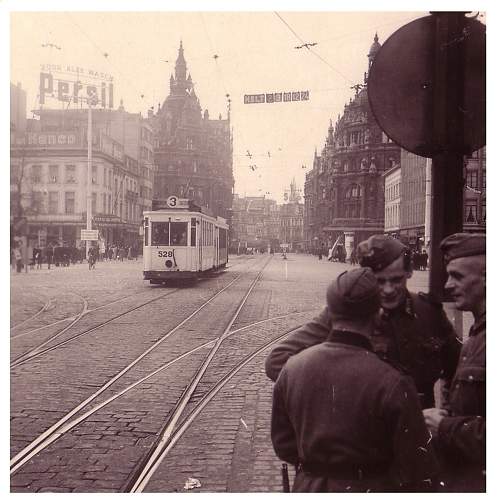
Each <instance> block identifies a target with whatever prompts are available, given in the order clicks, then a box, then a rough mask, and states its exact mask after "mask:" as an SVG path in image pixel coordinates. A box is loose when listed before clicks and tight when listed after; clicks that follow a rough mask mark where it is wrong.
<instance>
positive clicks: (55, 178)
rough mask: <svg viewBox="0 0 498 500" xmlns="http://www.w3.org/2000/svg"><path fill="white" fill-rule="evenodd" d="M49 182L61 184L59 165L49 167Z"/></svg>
mask: <svg viewBox="0 0 498 500" xmlns="http://www.w3.org/2000/svg"><path fill="white" fill-rule="evenodd" d="M48 177H49V179H48V182H50V183H51V184H57V183H58V182H59V165H49V166H48Z"/></svg>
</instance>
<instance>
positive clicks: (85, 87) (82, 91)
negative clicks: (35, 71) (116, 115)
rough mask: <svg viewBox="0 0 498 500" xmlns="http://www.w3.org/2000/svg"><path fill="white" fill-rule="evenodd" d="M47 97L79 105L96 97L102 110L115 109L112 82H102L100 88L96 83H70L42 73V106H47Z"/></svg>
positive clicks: (50, 74)
mask: <svg viewBox="0 0 498 500" xmlns="http://www.w3.org/2000/svg"><path fill="white" fill-rule="evenodd" d="M80 76H81V75H80ZM55 82H56V84H55ZM54 84H55V85H54ZM99 87H100V88H99ZM47 96H48V97H55V98H56V99H57V100H59V101H63V102H69V101H73V102H74V103H78V102H79V101H80V100H83V101H86V100H87V99H88V98H90V97H92V96H96V97H97V100H98V101H97V102H98V104H99V105H100V106H101V107H102V108H107V107H108V108H113V107H114V85H113V84H112V82H105V81H101V82H100V86H99V85H96V84H95V83H89V84H85V83H83V82H82V81H81V80H80V79H78V80H75V81H68V80H65V79H62V78H55V77H54V75H53V74H52V73H46V72H44V71H42V72H41V73H40V104H45V99H46V97H47Z"/></svg>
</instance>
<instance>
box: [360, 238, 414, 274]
mask: <svg viewBox="0 0 498 500" xmlns="http://www.w3.org/2000/svg"><path fill="white" fill-rule="evenodd" d="M357 255H358V262H359V264H360V266H361V267H369V268H371V269H372V270H373V271H381V270H382V269H384V268H385V267H387V266H388V265H390V264H392V263H393V262H394V261H395V260H396V259H397V258H398V257H399V256H400V255H406V256H407V258H408V259H410V254H409V249H408V248H407V247H406V246H405V245H403V243H401V241H399V240H397V239H396V238H391V236H386V235H384V234H374V235H373V236H370V238H368V240H365V241H362V242H361V243H360V244H359V245H358V249H357ZM405 267H406V265H405Z"/></svg>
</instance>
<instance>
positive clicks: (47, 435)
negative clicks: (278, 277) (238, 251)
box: [10, 260, 269, 474]
mask: <svg viewBox="0 0 498 500" xmlns="http://www.w3.org/2000/svg"><path fill="white" fill-rule="evenodd" d="M268 262H269V260H268V261H267V262H266V263H265V266H266V264H267V263H268ZM251 267H252V266H251ZM245 274H246V273H241V274H240V275H238V276H237V277H235V278H234V279H233V280H231V281H230V282H229V283H228V284H227V285H225V286H224V287H223V288H222V289H220V290H218V291H217V292H216V293H215V294H214V295H212V296H211V297H210V298H209V299H208V300H206V301H204V302H203V304H202V305H201V306H200V307H198V308H196V309H195V310H194V311H193V312H192V313H191V314H190V315H189V316H188V317H186V318H185V319H183V320H182V321H181V322H180V323H178V324H177V325H176V326H175V327H174V328H172V329H170V330H169V331H168V332H166V333H165V334H164V335H162V337H161V338H160V339H159V340H157V341H156V342H155V343H154V344H153V345H152V346H150V347H149V348H148V349H147V350H145V351H144V352H143V353H142V354H141V355H140V356H138V357H137V358H135V359H134V360H133V361H132V362H131V363H129V364H128V365H127V366H125V367H124V368H123V369H121V370H120V372H119V373H117V374H116V375H115V376H114V377H112V378H111V379H110V380H108V381H107V382H106V383H105V384H104V385H102V386H101V387H100V388H99V389H98V390H97V391H95V392H94V393H92V394H91V395H90V396H89V397H87V398H86V399H85V400H84V401H82V402H81V403H80V404H78V405H77V406H76V407H74V408H73V409H72V410H71V411H70V412H68V413H67V414H66V415H65V416H64V417H63V418H61V419H60V420H58V421H57V422H56V423H54V424H53V425H52V426H51V427H50V428H49V429H47V430H46V431H45V432H43V433H42V434H41V435H39V436H38V437H37V438H36V439H35V440H34V441H32V442H31V443H30V444H29V445H28V446H26V447H25V448H23V449H22V450H21V451H20V452H19V453H17V454H16V455H15V456H14V457H13V458H12V460H11V464H10V465H11V474H14V473H15V472H16V471H17V470H19V468H21V467H22V465H23V464H25V463H26V462H27V461H28V460H29V459H30V458H32V457H33V456H35V455H36V454H38V453H39V452H40V451H42V450H43V449H44V448H46V447H47V446H48V445H49V444H50V443H51V442H53V441H55V440H56V439H57V438H58V437H60V436H61V435H62V434H61V433H60V430H61V428H62V426H64V424H66V422H68V421H69V420H70V419H71V418H72V417H73V416H75V415H76V414H77V413H78V412H80V411H81V410H83V409H84V408H86V407H87V406H88V405H89V404H90V403H91V402H92V401H94V400H95V399H96V398H97V397H98V396H100V395H101V394H102V393H103V392H104V391H106V390H107V389H108V388H109V387H110V386H111V385H113V384H114V383H115V382H117V381H118V380H120V379H121V378H122V377H123V376H124V375H125V374H126V373H127V372H128V371H129V370H131V369H132V368H133V367H134V366H135V365H137V364H138V363H139V362H140V361H141V360H142V359H143V358H145V357H146V356H147V355H148V354H150V353H151V352H152V351H153V350H154V349H156V348H157V347H158V346H159V345H160V344H162V343H163V342H164V341H165V340H166V339H167V338H169V337H170V336H171V335H173V334H174V333H175V332H176V331H177V330H179V329H180V328H181V327H182V326H183V325H184V324H185V323H187V322H188V321H189V320H190V319H192V318H193V317H195V316H196V315H197V314H198V313H199V312H200V311H201V310H203V309H204V308H205V307H206V306H207V305H208V304H210V303H211V302H212V301H213V300H214V299H215V298H216V297H218V296H219V295H221V294H222V293H223V292H225V291H226V290H227V289H229V288H230V287H231V286H232V285H234V284H235V283H236V282H237V281H238V280H240V279H241V278H242V277H243V276H244V275H245ZM158 299H159V298H156V299H155V300H158ZM128 312H129V311H128ZM124 314H126V313H124ZM109 321H110V320H108V321H107V322H109ZM94 329H95V327H94ZM84 333H88V332H84ZM72 339H73V338H71V339H70V340H72ZM60 345H62V343H61V344H59V345H58V346H60ZM54 348H55V347H54ZM51 349H52V348H51Z"/></svg>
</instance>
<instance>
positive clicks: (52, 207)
mask: <svg viewBox="0 0 498 500" xmlns="http://www.w3.org/2000/svg"><path fill="white" fill-rule="evenodd" d="M48 213H49V214H57V213H59V193H58V192H57V191H50V192H49V193H48Z"/></svg>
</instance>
